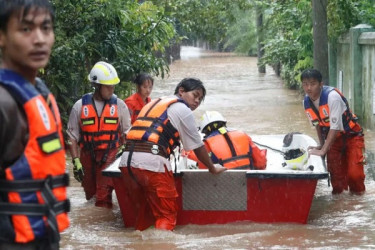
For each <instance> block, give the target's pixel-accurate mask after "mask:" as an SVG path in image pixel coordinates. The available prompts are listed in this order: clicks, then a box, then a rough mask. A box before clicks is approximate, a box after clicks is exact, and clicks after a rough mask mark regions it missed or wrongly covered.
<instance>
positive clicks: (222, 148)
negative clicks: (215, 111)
mask: <svg viewBox="0 0 375 250" xmlns="http://www.w3.org/2000/svg"><path fill="white" fill-rule="evenodd" d="M203 141H204V143H205V144H206V148H207V149H209V152H210V153H211V154H212V155H211V159H213V162H214V163H219V164H221V165H223V166H224V167H226V168H240V169H245V168H250V169H254V167H253V162H252V149H251V147H250V144H249V137H248V136H247V135H246V134H245V133H244V132H241V131H238V130H234V131H227V130H226V129H225V128H224V127H222V128H220V129H219V130H217V131H215V132H214V133H212V134H211V135H210V136H208V137H207V138H205V139H204V140H203ZM215 158H216V159H217V162H215V160H214V159H215Z"/></svg>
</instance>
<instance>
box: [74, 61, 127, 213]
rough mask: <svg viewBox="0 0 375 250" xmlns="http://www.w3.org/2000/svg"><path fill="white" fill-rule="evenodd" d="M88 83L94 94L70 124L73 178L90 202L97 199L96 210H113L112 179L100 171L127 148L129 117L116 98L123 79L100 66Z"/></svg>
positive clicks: (78, 104)
mask: <svg viewBox="0 0 375 250" xmlns="http://www.w3.org/2000/svg"><path fill="white" fill-rule="evenodd" d="M88 79H89V81H90V82H91V83H92V84H93V86H94V87H95V91H94V93H89V94H85V95H84V96H83V97H82V99H80V100H78V101H77V102H76V103H75V104H74V106H73V108H72V111H71V113H70V116H69V122H68V129H67V133H68V136H69V142H70V145H69V146H70V147H69V149H70V153H71V156H72V159H73V165H74V167H73V171H74V177H75V178H76V180H77V181H79V182H82V186H83V189H84V191H85V195H86V199H87V200H89V199H91V198H92V197H93V196H94V195H95V196H96V202H95V206H98V207H106V208H112V191H113V188H114V187H113V183H112V179H111V178H109V177H106V176H103V175H102V174H101V171H102V170H103V169H104V168H106V167H107V166H108V165H109V164H111V163H112V162H113V161H114V160H115V157H116V153H117V152H118V150H119V148H120V147H121V146H122V145H123V144H124V142H125V133H126V131H127V130H128V129H129V128H130V114H129V111H128V108H127V107H126V105H125V103H124V101H123V100H121V99H119V98H117V96H116V95H114V94H113V92H114V88H115V85H116V84H118V83H119V82H120V79H119V78H118V76H117V72H116V70H115V68H114V67H113V66H112V65H111V64H109V63H106V62H97V63H96V64H95V65H94V66H93V68H92V69H91V71H90V74H89V76H88ZM78 145H80V146H81V152H80V154H79V149H78Z"/></svg>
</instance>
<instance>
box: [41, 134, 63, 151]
mask: <svg viewBox="0 0 375 250" xmlns="http://www.w3.org/2000/svg"><path fill="white" fill-rule="evenodd" d="M61 148H62V147H61V143H60V139H58V138H56V139H53V140H51V141H49V142H44V143H43V144H42V151H43V152H44V153H47V154H50V153H52V152H55V151H57V150H60V149H61Z"/></svg>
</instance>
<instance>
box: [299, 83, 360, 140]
mask: <svg viewBox="0 0 375 250" xmlns="http://www.w3.org/2000/svg"><path fill="white" fill-rule="evenodd" d="M331 91H336V92H337V93H338V94H339V95H340V96H341V98H342V100H343V101H344V102H345V105H346V110H345V112H344V113H343V115H342V121H343V126H344V131H345V133H349V134H357V133H361V132H362V128H361V126H360V125H359V124H358V123H357V122H356V121H357V119H358V118H357V117H356V115H355V114H353V113H352V112H351V110H350V109H349V104H348V101H347V100H346V98H345V97H344V95H343V94H342V93H341V92H340V91H339V90H338V89H336V88H333V87H330V86H323V89H322V92H321V94H320V100H319V110H316V109H315V106H314V104H313V103H312V101H311V100H310V98H309V97H308V95H306V96H305V98H304V102H303V103H304V107H305V113H306V114H307V116H308V117H309V119H310V121H311V123H312V124H313V125H314V126H317V125H319V126H320V127H322V128H325V131H326V130H328V129H329V127H330V122H329V107H328V95H329V93H330V92H331ZM324 135H325V136H327V132H325V133H324Z"/></svg>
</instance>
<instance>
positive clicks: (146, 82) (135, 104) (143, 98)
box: [124, 73, 154, 124]
mask: <svg viewBox="0 0 375 250" xmlns="http://www.w3.org/2000/svg"><path fill="white" fill-rule="evenodd" d="M134 83H135V84H136V85H137V92H135V93H134V94H132V95H131V96H129V97H128V98H126V99H125V100H124V101H125V104H126V105H127V106H128V109H129V112H130V115H131V119H132V120H131V123H132V124H133V123H134V122H135V119H137V116H138V114H139V112H140V111H141V109H142V108H143V107H144V106H145V105H146V104H147V103H149V102H150V101H151V98H150V94H151V91H152V88H153V86H154V79H153V78H152V77H151V76H150V75H149V74H146V73H141V74H139V75H137V77H136V78H135V79H134Z"/></svg>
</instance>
